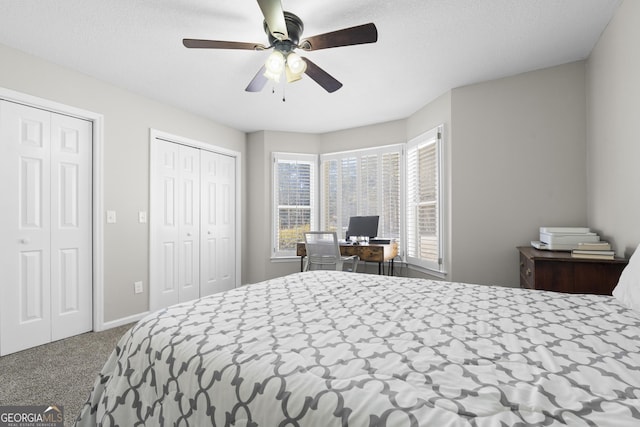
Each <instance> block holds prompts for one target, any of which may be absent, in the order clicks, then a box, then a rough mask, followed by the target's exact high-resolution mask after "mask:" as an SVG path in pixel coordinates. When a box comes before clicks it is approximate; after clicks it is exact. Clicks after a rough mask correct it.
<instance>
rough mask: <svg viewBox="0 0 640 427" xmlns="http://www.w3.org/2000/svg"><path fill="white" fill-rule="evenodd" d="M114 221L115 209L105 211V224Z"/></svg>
mask: <svg viewBox="0 0 640 427" xmlns="http://www.w3.org/2000/svg"><path fill="white" fill-rule="evenodd" d="M115 223H116V211H107V224H115Z"/></svg>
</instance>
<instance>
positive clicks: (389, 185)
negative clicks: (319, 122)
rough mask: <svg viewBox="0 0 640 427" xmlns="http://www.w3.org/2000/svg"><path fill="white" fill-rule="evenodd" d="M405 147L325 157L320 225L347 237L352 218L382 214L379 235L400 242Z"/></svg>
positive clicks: (322, 175)
mask: <svg viewBox="0 0 640 427" xmlns="http://www.w3.org/2000/svg"><path fill="white" fill-rule="evenodd" d="M401 159H402V145H391V146H386V147H378V148H373V149H365V150H357V151H348V152H342V153H332V154H325V155H322V156H321V158H320V164H321V165H320V168H321V182H322V186H321V195H320V197H321V224H322V229H323V230H328V231H336V232H337V233H338V236H339V237H341V238H344V237H345V233H346V231H347V226H348V225H349V218H350V217H352V216H356V215H379V216H380V225H379V229H378V235H379V236H380V237H385V238H393V239H396V240H398V241H399V240H400V235H401V227H400V224H401V212H400V209H401V203H400V201H401V200H402V198H401V193H400V192H401V186H400V183H401V164H402V162H401Z"/></svg>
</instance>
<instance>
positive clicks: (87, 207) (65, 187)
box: [51, 114, 93, 340]
mask: <svg viewBox="0 0 640 427" xmlns="http://www.w3.org/2000/svg"><path fill="white" fill-rule="evenodd" d="M92 132H93V131H92V124H91V122H88V121H86V120H81V119H76V118H73V117H68V116H63V115H59V114H52V116H51V169H52V174H51V255H52V261H51V310H52V312H51V321H52V339H53V340H58V339H62V338H67V337H70V336H73V335H78V334H81V333H84V332H88V331H90V330H91V329H92V326H93V320H92V301H93V299H92V288H91V283H92V277H91V275H92V269H91V264H92V241H91V229H92V223H91V221H92V219H91V210H92V208H91V182H92V180H91V178H92V177H91V161H92V153H91V148H92V144H91V140H92Z"/></svg>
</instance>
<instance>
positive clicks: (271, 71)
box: [264, 50, 285, 82]
mask: <svg viewBox="0 0 640 427" xmlns="http://www.w3.org/2000/svg"><path fill="white" fill-rule="evenodd" d="M284 65H285V59H284V55H283V54H282V52H279V51H277V50H274V51H273V52H272V53H271V55H269V57H268V58H267V61H266V62H265V63H264V66H265V70H266V71H265V72H264V76H265V77H266V78H268V79H271V80H273V81H276V82H278V81H280V75H281V74H282V71H283V70H284Z"/></svg>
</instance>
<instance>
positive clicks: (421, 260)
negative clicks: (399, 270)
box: [407, 127, 443, 271]
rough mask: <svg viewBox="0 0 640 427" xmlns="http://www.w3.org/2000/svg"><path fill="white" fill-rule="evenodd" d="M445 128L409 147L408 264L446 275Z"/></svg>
mask: <svg viewBox="0 0 640 427" xmlns="http://www.w3.org/2000/svg"><path fill="white" fill-rule="evenodd" d="M441 140H442V127H438V128H435V129H433V130H431V131H429V132H426V133H424V134H422V135H420V136H418V137H417V138H415V139H413V140H411V141H409V143H408V144H407V261H408V262H409V263H410V264H415V265H419V266H422V267H425V268H429V269H432V270H437V271H442V264H443V261H442V224H441V223H442V221H441V216H442V215H441V210H442V206H441V202H440V196H441V185H442V180H441V165H440V163H441V161H440V158H441V144H442V143H441Z"/></svg>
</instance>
